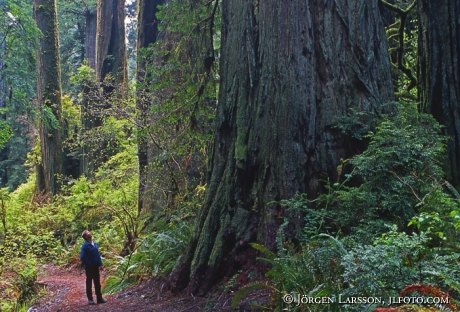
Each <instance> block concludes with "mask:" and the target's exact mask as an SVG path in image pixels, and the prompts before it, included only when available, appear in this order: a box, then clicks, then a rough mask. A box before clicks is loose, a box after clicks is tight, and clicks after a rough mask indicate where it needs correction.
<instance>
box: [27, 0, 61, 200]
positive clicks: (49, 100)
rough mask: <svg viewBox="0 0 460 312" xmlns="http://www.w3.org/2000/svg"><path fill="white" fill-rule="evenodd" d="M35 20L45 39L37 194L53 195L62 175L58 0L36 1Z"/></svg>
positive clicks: (39, 60) (39, 87) (40, 73)
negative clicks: (58, 179)
mask: <svg viewBox="0 0 460 312" xmlns="http://www.w3.org/2000/svg"><path fill="white" fill-rule="evenodd" d="M33 4H34V17H35V21H36V22H37V26H38V29H39V30H40V31H41V33H42V35H41V36H40V38H39V50H38V51H37V99H38V103H39V107H40V111H41V120H40V144H41V145H40V147H41V163H40V164H39V165H38V166H37V185H36V193H37V194H47V195H54V194H56V192H57V191H58V189H59V187H58V182H57V178H58V177H57V175H59V174H61V173H62V156H63V155H62V138H61V130H60V129H61V127H62V122H61V69H60V66H59V40H58V27H57V13H56V1H55V0H34V3H33Z"/></svg>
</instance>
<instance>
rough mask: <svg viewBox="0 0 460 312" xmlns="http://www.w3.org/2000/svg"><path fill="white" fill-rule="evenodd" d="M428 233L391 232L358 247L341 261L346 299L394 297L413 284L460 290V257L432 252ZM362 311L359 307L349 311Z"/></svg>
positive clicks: (435, 250)
mask: <svg viewBox="0 0 460 312" xmlns="http://www.w3.org/2000/svg"><path fill="white" fill-rule="evenodd" d="M429 244H430V238H429V236H428V235H426V233H420V234H412V235H408V234H406V233H402V232H395V231H392V232H389V233H386V234H384V235H383V236H382V237H381V238H380V239H378V240H376V242H375V244H374V245H362V246H357V247H355V248H353V249H352V250H350V251H349V252H348V253H347V254H346V255H345V256H344V257H343V260H342V263H341V265H342V266H343V268H344V269H345V271H344V273H343V279H344V282H345V283H346V284H345V285H346V288H345V289H344V292H343V295H344V296H356V295H357V294H359V295H360V296H361V295H362V296H377V297H383V298H388V297H393V296H398V294H399V292H400V291H401V290H402V289H403V288H404V287H405V286H406V285H412V284H425V285H437V286H438V287H439V288H441V289H449V288H452V289H455V290H456V291H458V290H459V288H458V286H459V281H460V270H458V269H456V268H457V266H458V265H457V264H458V262H459V257H460V254H458V253H451V252H448V253H446V250H443V249H442V248H430V247H429ZM348 308H349V309H350V311H355V310H356V311H360V310H359V307H352V306H350V307H348Z"/></svg>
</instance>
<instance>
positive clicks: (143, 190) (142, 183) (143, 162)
mask: <svg viewBox="0 0 460 312" xmlns="http://www.w3.org/2000/svg"><path fill="white" fill-rule="evenodd" d="M164 3H165V1H164V0H138V3H137V5H138V16H137V51H138V55H139V51H140V50H141V49H142V48H147V47H148V46H149V45H150V44H152V43H155V42H156V41H157V39H158V33H159V31H158V21H157V20H158V19H157V18H156V14H157V13H158V6H159V5H162V4H164ZM136 81H137V83H138V85H139V88H140V89H139V90H138V97H137V99H136V106H137V111H138V117H137V123H138V128H139V129H140V131H139V133H143V134H141V135H140V136H139V142H138V158H139V193H138V195H139V197H138V211H139V212H141V210H143V209H144V210H147V211H150V210H151V205H152V203H151V195H152V194H151V190H152V185H151V183H150V182H149V180H150V179H149V170H148V168H149V158H151V157H149V145H150V144H149V137H148V135H147V133H146V131H144V130H145V129H146V128H147V127H148V125H149V123H150V114H149V108H150V102H151V99H150V97H148V96H147V95H146V92H147V90H148V88H149V84H150V83H151V81H150V77H149V75H148V73H147V72H146V61H145V60H143V59H142V58H140V57H139V58H138V61H137V70H136Z"/></svg>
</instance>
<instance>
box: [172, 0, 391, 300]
mask: <svg viewBox="0 0 460 312" xmlns="http://www.w3.org/2000/svg"><path fill="white" fill-rule="evenodd" d="M222 11H223V21H222V24H223V26H222V31H221V33H222V42H221V43H222V52H221V64H220V66H221V67H220V68H221V86H220V96H219V105H218V111H217V117H216V127H217V128H216V130H215V138H214V145H213V150H212V153H211V155H210V161H209V173H208V184H207V190H206V192H207V194H206V199H205V202H204V204H203V207H202V210H201V213H200V215H199V218H198V223H197V225H196V235H195V236H194V237H193V238H192V241H191V243H190V246H189V250H188V252H187V254H186V255H185V256H184V257H183V259H182V261H181V263H180V264H179V266H178V268H176V271H175V273H174V274H173V277H172V280H171V281H172V283H173V287H176V288H181V287H184V286H186V285H188V286H189V290H190V291H191V292H192V293H196V292H198V293H200V292H205V291H207V290H208V289H209V287H211V286H212V285H213V284H214V283H215V282H216V279H217V278H219V277H222V276H226V275H228V274H233V273H234V272H235V270H238V269H239V268H240V267H241V266H242V265H243V264H244V262H245V261H247V257H248V255H250V254H251V251H250V248H249V246H248V243H249V242H253V241H259V242H261V243H263V244H265V245H266V246H267V247H268V248H270V249H275V233H276V231H277V230H278V228H279V222H280V217H281V216H286V213H285V211H283V208H282V207H281V206H280V205H278V204H276V203H273V201H279V200H281V199H285V198H290V197H292V196H293V195H294V194H295V193H296V192H304V193H308V194H309V195H310V197H314V196H316V195H317V194H318V192H319V191H320V190H321V182H320V180H321V179H323V178H325V177H327V176H328V177H330V178H331V179H332V180H333V181H334V180H336V179H337V178H338V177H337V170H336V168H337V165H339V164H340V159H341V158H344V159H345V158H347V157H350V156H351V155H353V154H355V153H357V152H359V148H364V146H363V143H362V142H361V143H360V142H357V141H353V139H351V138H350V137H348V136H345V135H343V134H341V132H340V131H339V130H338V129H336V128H334V126H335V125H336V122H335V117H336V116H344V115H346V114H347V113H348V111H349V109H350V108H354V109H356V110H357V111H365V112H368V113H369V114H373V113H379V112H380V111H381V109H382V104H385V103H386V102H389V101H391V100H392V94H393V88H392V82H391V74H390V62H389V57H388V51H387V45H386V37H385V32H384V28H383V25H382V23H381V19H380V15H379V10H378V6H377V0H353V1H346V0H337V1H333V0H321V1H300V0H291V1H284V0H270V1H256V0H250V1H230V0H223V1H222ZM361 121H362V122H368V121H369V120H361ZM293 223H295V221H294V220H293ZM252 260H253V259H252Z"/></svg>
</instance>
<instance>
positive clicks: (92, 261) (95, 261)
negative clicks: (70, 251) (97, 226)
mask: <svg viewBox="0 0 460 312" xmlns="http://www.w3.org/2000/svg"><path fill="white" fill-rule="evenodd" d="M93 243H94V246H93V245H92V244H91V243H88V242H87V241H85V242H84V243H83V245H81V250H80V260H81V261H82V262H83V265H84V266H85V267H88V266H97V267H100V266H102V259H101V255H100V254H99V246H98V245H97V244H96V243H95V242H93Z"/></svg>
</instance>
